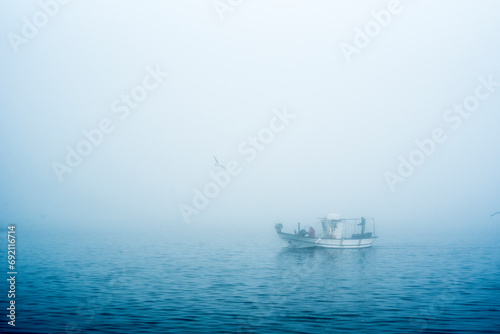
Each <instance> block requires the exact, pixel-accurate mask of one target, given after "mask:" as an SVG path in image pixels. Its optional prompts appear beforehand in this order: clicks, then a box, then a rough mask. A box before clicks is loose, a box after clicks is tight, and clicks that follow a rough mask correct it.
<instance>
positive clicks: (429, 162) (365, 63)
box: [0, 0, 500, 233]
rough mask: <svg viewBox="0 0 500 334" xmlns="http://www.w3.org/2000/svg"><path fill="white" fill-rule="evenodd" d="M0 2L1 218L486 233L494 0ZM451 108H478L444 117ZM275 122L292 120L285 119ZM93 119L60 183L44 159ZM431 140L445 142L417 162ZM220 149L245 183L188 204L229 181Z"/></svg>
mask: <svg viewBox="0 0 500 334" xmlns="http://www.w3.org/2000/svg"><path fill="white" fill-rule="evenodd" d="M46 3H47V4H49V3H51V1H46ZM1 6H2V11H0V22H1V23H0V30H1V36H3V37H2V41H3V42H2V43H1V46H2V47H1V49H0V52H1V56H2V62H1V63H0V71H1V72H0V73H2V75H1V76H0V86H1V88H2V94H1V98H0V111H1V112H0V140H1V143H2V146H1V153H2V159H0V170H1V173H2V178H1V179H0V180H1V183H0V189H1V191H0V216H1V220H2V221H3V222H4V223H17V224H26V226H39V225H42V226H47V225H49V226H51V225H53V226H60V225H66V226H75V227H76V226H79V227H81V226H94V227H96V228H97V227H103V226H105V227H106V226H107V227H111V228H115V227H116V228H118V227H127V226H128V227H133V226H135V225H136V224H137V223H138V222H140V223H141V224H142V225H145V226H151V227H162V228H165V229H167V230H168V229H177V228H179V226H181V227H183V226H186V225H184V219H183V215H182V214H181V210H180V206H182V205H186V206H190V207H192V208H193V209H194V210H196V211H197V213H196V214H192V215H189V216H190V219H189V220H190V221H191V224H190V225H189V228H198V227H199V228H203V226H211V227H220V228H224V227H226V226H230V225H231V226H233V227H232V228H234V226H238V229H240V228H241V229H243V230H251V229H253V228H267V227H271V226H272V224H273V222H274V221H275V220H280V221H282V222H283V223H284V224H285V226H287V224H288V226H289V227H291V226H292V225H293V226H295V224H296V222H297V221H302V222H304V224H305V223H311V222H313V221H314V220H315V218H316V217H320V216H324V215H326V214H327V213H329V212H337V213H340V214H341V216H343V217H353V216H361V215H364V216H370V217H375V218H376V219H377V222H378V224H379V231H383V232H384V231H385V232H387V233H388V232H389V231H400V232H401V233H403V232H404V231H405V230H407V229H409V230H411V231H419V230H421V228H422V227H425V228H427V229H431V230H433V231H440V232H444V231H450V230H458V231H461V232H464V233H468V231H469V230H470V229H471V228H472V226H483V227H484V228H485V229H489V228H492V227H495V228H496V229H497V230H498V225H500V221H499V220H500V216H496V217H494V218H490V217H489V215H490V214H491V213H493V212H496V211H498V210H500V201H499V200H498V199H499V197H500V196H499V195H500V178H499V177H498V170H500V157H499V155H498V143H499V140H500V131H498V125H499V124H500V113H499V110H500V86H499V87H496V86H495V83H497V82H498V83H500V72H499V71H498V70H499V69H500V66H499V59H500V47H499V46H498V33H499V31H500V22H499V21H498V10H499V9H500V8H499V6H500V5H499V4H498V2H497V1H480V2H474V1H441V2H439V3H436V2H432V1H408V0H403V1H401V2H399V4H397V3H393V2H391V1H370V2H367V1H305V0H300V1H299V0H297V1H264V0H252V1H240V2H238V1H229V0H224V1H211V0H207V1H193V0H191V1H175V2H174V1H163V2H159V1H107V2H106V3H102V2H99V1H69V2H68V3H67V4H59V5H57V6H53V5H52V6H48V5H47V6H45V10H46V12H48V13H49V14H51V15H48V14H43V13H44V12H42V14H40V12H41V11H42V10H43V9H42V7H41V6H40V4H39V3H38V2H36V1H24V2H22V3H14V2H7V1H3V2H2V5H1ZM391 9H392V13H391V11H390V10H391ZM374 13H375V14H374ZM387 13H390V18H388V16H387V15H386V14H387ZM44 15H45V16H44ZM384 15H385V16H384ZM23 18H26V20H27V21H28V23H26V22H27V21H26V20H24V19H23ZM221 18H223V20H222V19H221ZM377 18H378V20H379V21H377ZM36 20H38V21H37V22H38V24H39V27H37V26H31V30H30V25H33V24H34V23H33V22H34V21H36ZM33 27H34V30H33ZM366 29H374V30H371V31H370V30H368V31H369V34H371V35H372V37H370V36H369V35H367V34H366V31H367V30H366ZM359 31H362V33H361V35H360V33H359ZM362 35H365V36H364V38H363V36H362ZM360 36H361V37H360ZM356 42H358V44H356ZM346 45H349V46H346ZM346 48H348V50H350V51H351V53H350V54H347V56H346V53H345V52H346V51H345V50H346ZM354 49H356V50H357V51H352V50H354ZM343 50H344V51H343ZM16 51H17V52H16ZM352 52H354V53H352ZM495 71H497V72H496V73H495ZM163 72H165V73H166V72H168V76H163V75H162V74H158V73H163ZM151 73H156V74H154V75H152V74H151ZM155 75H156V77H155ZM488 81H489V84H487V82H488ZM144 82H146V84H145V83H144ZM485 82H486V84H485ZM145 86H147V87H149V88H150V89H147V90H144V87H145ZM478 86H481V87H479V88H478ZM141 87H142V88H141ZM478 92H479V93H478ZM133 93H134V94H136V95H135V96H136V98H137V101H135V102H134V100H132V101H131V102H129V104H127V102H124V101H125V100H123V99H124V97H123V96H124V94H125V95H129V96H132V94H133ZM144 93H146V94H147V96H144ZM141 94H142V95H141ZM477 94H479V97H477ZM486 95H487V96H486ZM139 100H141V101H139ZM465 101H466V102H465ZM475 102H477V103H478V104H477V105H474V103H475ZM464 103H469V105H467V107H468V108H470V109H473V111H471V112H467V111H462V112H463V113H462V114H459V113H456V112H455V111H453V108H454V106H455V105H459V107H460V105H462V106H463V105H464ZM119 108H121V109H119ZM276 109H277V110H280V111H281V112H283V110H285V109H286V110H287V113H288V114H290V115H293V117H294V118H292V116H290V119H288V120H287V121H286V122H284V121H282V120H281V123H279V120H276V119H273V117H276V114H275V112H276ZM450 109H452V110H451V111H448V110H450ZM273 110H275V111H273ZM462 110H464V109H463V107H462ZM461 115H467V116H461ZM457 117H458V118H457ZM103 121H104V123H106V121H108V123H107V127H106V126H104V128H106V129H108V130H109V132H110V133H107V134H103V136H102V138H100V137H99V135H96V137H95V138H94V139H95V141H96V142H98V143H99V144H98V145H93V144H92V146H91V147H90V149H91V153H89V154H88V155H87V156H84V157H82V159H81V160H82V161H81V162H80V163H79V164H78V166H76V167H75V168H71V169H72V172H71V173H66V172H64V173H63V174H59V176H60V178H58V176H57V174H58V173H57V172H56V171H55V170H54V162H57V163H59V164H61V165H65V166H66V167H68V165H67V163H66V157H67V154H68V152H67V147H70V149H73V150H75V151H76V150H77V147H78V144H79V143H80V142H81V141H85V140H87V139H86V137H85V136H84V134H82V131H84V130H88V131H90V130H92V129H95V128H99V126H100V124H101V122H103ZM273 122H274V123H273ZM271 123H273V124H277V125H279V129H280V131H273V130H272V129H271V134H272V136H273V138H271V139H270V138H269V135H270V133H269V131H268V130H265V129H270V126H271V125H270V124H271ZM278 123H279V124H278ZM285 123H287V124H285ZM111 128H112V130H110V129H111ZM435 129H441V130H442V131H441V136H440V138H441V139H442V138H444V137H446V139H444V140H442V142H441V143H434V146H435V147H434V148H432V150H431V149H430V148H429V147H428V149H429V152H430V154H428V155H427V154H425V152H424V153H423V154H424V155H421V154H420V153H414V152H415V150H419V149H418V146H417V144H416V143H415V141H422V140H426V139H429V138H432V136H433V135H432V134H433V131H434V130H435ZM259 134H260V135H261V138H267V139H269V140H267V139H266V140H267V141H268V143H267V144H265V145H262V143H261V142H260V141H261V139H259ZM251 136H257V140H259V143H260V144H258V145H257V146H258V147H259V149H257V148H254V149H251V147H252V144H251V139H249V137H251ZM262 136H263V137H262ZM266 136H268V137H266ZM82 145H83V146H81V149H82V150H84V151H85V149H89V148H88V147H85V144H82ZM262 146H263V147H262ZM431 146H432V145H431ZM245 149H246V152H249V151H252V150H254V151H255V153H256V154H255V157H254V159H251V161H248V160H249V159H248V158H249V157H250V155H252V154H251V153H246V154H242V150H243V151H244V150H245ZM86 152H88V150H87V151H86ZM412 153H414V156H413V158H414V159H416V160H414V161H418V164H419V165H418V166H414V167H413V168H414V170H413V171H412V172H408V173H407V174H411V175H407V176H404V177H403V176H401V173H399V174H398V168H399V165H400V160H399V157H400V156H401V157H403V158H404V159H406V160H409V159H410V156H411V155H412ZM214 155H215V156H216V157H217V158H218V160H219V161H220V163H221V164H222V165H225V164H227V163H228V162H229V161H235V162H236V163H237V164H238V166H239V171H240V172H239V173H237V175H232V176H230V177H231V178H230V181H229V183H228V185H227V186H225V187H224V189H220V191H218V194H217V195H216V196H214V198H212V199H209V201H208V202H209V203H208V204H207V205H205V206H204V207H203V208H202V209H196V208H195V207H194V206H193V203H192V202H193V196H194V192H193V190H194V189H198V190H200V192H202V193H203V192H204V190H203V189H204V187H205V186H206V185H207V184H209V183H210V182H212V180H211V176H210V173H216V172H219V173H220V172H222V171H223V169H222V168H220V167H216V166H215V165H214V159H213V156H214ZM252 156H253V155H252ZM422 157H423V162H422V161H421V160H422ZM419 158H420V160H418V159H419ZM61 165H58V166H59V167H60V166H61ZM226 167H227V166H226ZM68 168H69V167H68ZM387 173H392V174H391V175H392V180H393V181H394V180H395V179H394V175H396V176H398V177H399V178H398V179H397V180H398V181H397V182H396V183H394V182H393V186H392V187H391V186H390V182H388V180H387V175H388V174H387ZM61 178H62V182H60V179H61ZM401 180H404V182H399V181H401ZM193 226H194V227H193Z"/></svg>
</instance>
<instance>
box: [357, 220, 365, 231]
mask: <svg viewBox="0 0 500 334" xmlns="http://www.w3.org/2000/svg"><path fill="white" fill-rule="evenodd" d="M358 225H360V226H361V234H365V226H366V220H365V217H361V223H359V224H358Z"/></svg>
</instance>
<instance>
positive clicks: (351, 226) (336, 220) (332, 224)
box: [274, 213, 377, 248]
mask: <svg viewBox="0 0 500 334" xmlns="http://www.w3.org/2000/svg"><path fill="white" fill-rule="evenodd" d="M319 219H320V222H321V227H322V229H323V233H322V235H320V236H317V235H316V231H315V230H314V228H313V227H309V226H306V227H305V228H304V229H301V228H300V223H298V230H294V233H293V234H292V233H285V232H282V229H283V224H281V223H278V224H275V226H274V227H275V228H276V232H278V236H279V237H280V239H281V244H282V245H283V247H285V248H310V247H324V248H366V247H371V246H372V245H373V242H374V241H375V239H376V238H377V236H376V235H375V219H373V218H364V217H361V218H343V219H341V218H340V215H339V214H336V213H330V214H328V215H327V216H326V217H323V218H319ZM308 227H309V228H308ZM369 227H370V228H369ZM368 230H370V232H368Z"/></svg>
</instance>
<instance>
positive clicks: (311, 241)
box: [278, 232, 377, 248]
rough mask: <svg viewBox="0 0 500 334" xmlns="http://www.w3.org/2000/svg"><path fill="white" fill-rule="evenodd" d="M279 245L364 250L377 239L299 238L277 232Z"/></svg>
mask: <svg viewBox="0 0 500 334" xmlns="http://www.w3.org/2000/svg"><path fill="white" fill-rule="evenodd" d="M278 235H279V237H280V239H281V244H282V245H283V247H285V248H311V247H324V248H366V247H371V246H372V245H373V242H374V241H375V239H376V238H377V237H370V238H363V239H351V238H340V239H332V238H325V239H323V238H321V237H301V236H299V235H295V234H289V233H283V232H278Z"/></svg>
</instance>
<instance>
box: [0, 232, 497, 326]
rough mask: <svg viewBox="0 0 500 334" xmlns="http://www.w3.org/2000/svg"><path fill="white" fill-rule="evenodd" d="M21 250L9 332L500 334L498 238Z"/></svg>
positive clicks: (25, 243)
mask: <svg viewBox="0 0 500 334" xmlns="http://www.w3.org/2000/svg"><path fill="white" fill-rule="evenodd" d="M271 232H272V231H271ZM23 233H24V232H23ZM1 238H2V242H1V247H2V251H1V254H4V255H5V254H6V251H5V249H6V242H5V239H6V237H5V233H3V232H2V235H1ZM17 248H18V253H17V256H18V259H17V261H18V263H17V271H18V275H17V282H16V297H17V298H16V327H15V330H14V331H13V330H12V328H11V327H10V326H7V321H8V318H7V317H6V314H7V310H6V307H7V303H6V301H7V298H6V295H7V291H8V286H7V283H6V280H5V277H6V272H7V270H6V268H5V266H3V267H2V268H4V269H2V277H4V279H2V285H0V289H1V291H0V294H1V295H2V298H1V299H0V300H1V303H2V304H1V309H2V310H4V311H0V312H1V323H0V331H1V332H5V333H9V332H15V333H40V334H41V333H202V332H207V333H208V332H211V333H272V332H273V333H276V332H286V333H343V332H355V333H500V246H499V244H498V243H496V242H494V241H493V239H492V238H484V239H480V238H474V239H465V238H464V239H448V240H442V239H439V238H435V239H427V240H423V239H418V238H411V237H401V238H379V239H378V240H377V241H376V243H375V246H374V247H373V248H370V249H361V250H325V249H309V250H307V249H306V250H286V249H281V246H280V243H279V240H278V239H277V236H276V234H275V233H268V234H267V233H266V234H263V235H262V236H259V237H255V236H248V237H247V238H241V237H230V236H229V237H228V236H212V237H208V236H202V235H198V236H191V235H185V234H176V235H164V234H162V233H158V234H157V233H140V231H138V232H137V233H136V234H135V235H133V234H126V233H118V234H115V233H95V234H93V233H91V232H88V233H84V234H82V233H79V234H76V233H75V234H63V235H57V233H55V234H54V233H49V232H44V233H29V232H28V231H26V232H25V233H24V236H23V234H22V233H19V234H18V244H17ZM4 257H6V256H4ZM2 262H3V260H2ZM5 262H6V259H5Z"/></svg>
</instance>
